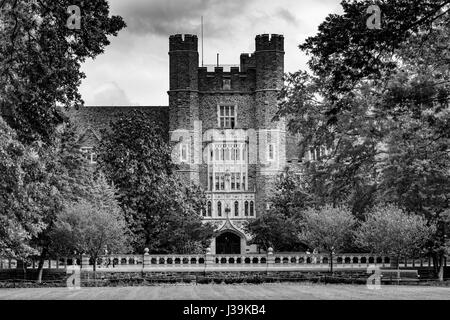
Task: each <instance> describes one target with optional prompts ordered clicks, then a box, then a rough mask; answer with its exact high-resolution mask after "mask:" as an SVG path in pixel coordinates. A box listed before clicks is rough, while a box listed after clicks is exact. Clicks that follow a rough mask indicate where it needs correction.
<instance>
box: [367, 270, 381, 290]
mask: <svg viewBox="0 0 450 320" xmlns="http://www.w3.org/2000/svg"><path fill="white" fill-rule="evenodd" d="M367 273H368V274H370V276H369V277H368V278H367V282H366V286H367V289H369V290H380V289H381V269H380V267H379V266H376V265H370V266H369V267H368V268H367Z"/></svg>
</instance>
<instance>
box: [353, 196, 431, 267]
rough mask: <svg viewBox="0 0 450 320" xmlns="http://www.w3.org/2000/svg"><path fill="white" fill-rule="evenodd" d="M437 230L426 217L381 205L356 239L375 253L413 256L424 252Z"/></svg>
mask: <svg viewBox="0 0 450 320" xmlns="http://www.w3.org/2000/svg"><path fill="white" fill-rule="evenodd" d="M434 232H435V226H434V225H427V222H426V220H425V219H424V218H422V217H420V216H417V215H414V214H408V213H407V212H406V211H404V210H402V209H400V208H398V207H396V206H393V205H383V206H377V207H375V208H373V209H372V210H370V211H369V212H368V213H367V215H366V220H365V221H364V222H362V223H361V225H360V227H359V228H358V230H357V231H356V233H355V235H356V242H357V243H358V244H359V245H360V246H362V247H364V248H367V249H370V250H371V251H372V252H374V253H378V254H386V255H393V256H395V257H396V258H397V262H399V259H400V257H401V256H404V257H409V256H411V255H414V254H417V253H419V252H421V251H422V250H423V248H424V246H425V243H426V242H427V240H429V239H430V237H431V236H432V235H433V233H434Z"/></svg>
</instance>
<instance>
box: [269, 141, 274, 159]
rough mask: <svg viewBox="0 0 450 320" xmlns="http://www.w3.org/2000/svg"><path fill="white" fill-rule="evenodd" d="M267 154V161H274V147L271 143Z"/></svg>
mask: <svg viewBox="0 0 450 320" xmlns="http://www.w3.org/2000/svg"><path fill="white" fill-rule="evenodd" d="M268 151H269V152H268V153H269V154H268V158H269V161H273V160H275V146H274V145H273V144H272V143H271V144H269V150H268Z"/></svg>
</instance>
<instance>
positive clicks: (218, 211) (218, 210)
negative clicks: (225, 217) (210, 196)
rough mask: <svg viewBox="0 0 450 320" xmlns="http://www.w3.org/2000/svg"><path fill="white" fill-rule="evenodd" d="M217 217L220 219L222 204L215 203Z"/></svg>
mask: <svg viewBox="0 0 450 320" xmlns="http://www.w3.org/2000/svg"><path fill="white" fill-rule="evenodd" d="M217 215H218V216H219V217H221V216H222V202H220V201H219V202H217Z"/></svg>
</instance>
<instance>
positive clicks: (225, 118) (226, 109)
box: [219, 106, 236, 129]
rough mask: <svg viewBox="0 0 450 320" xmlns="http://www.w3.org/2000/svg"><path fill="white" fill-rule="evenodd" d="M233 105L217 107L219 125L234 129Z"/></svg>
mask: <svg viewBox="0 0 450 320" xmlns="http://www.w3.org/2000/svg"><path fill="white" fill-rule="evenodd" d="M235 111H236V110H235V108H234V106H220V107H219V127H220V128H224V129H234V127H235V125H236V113H235Z"/></svg>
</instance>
